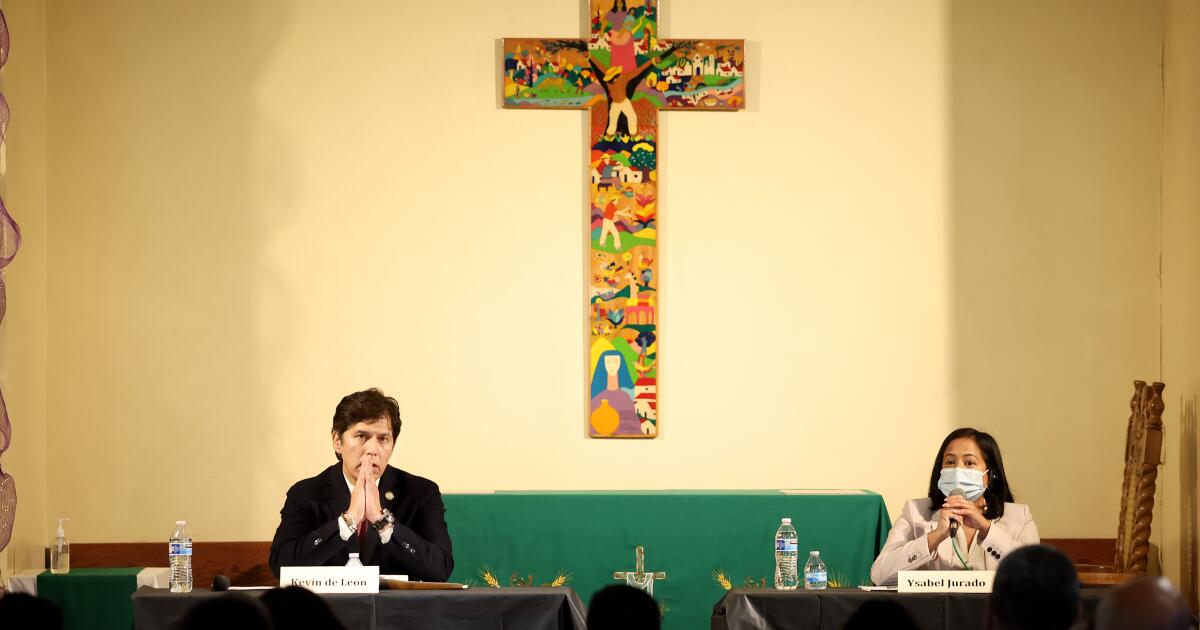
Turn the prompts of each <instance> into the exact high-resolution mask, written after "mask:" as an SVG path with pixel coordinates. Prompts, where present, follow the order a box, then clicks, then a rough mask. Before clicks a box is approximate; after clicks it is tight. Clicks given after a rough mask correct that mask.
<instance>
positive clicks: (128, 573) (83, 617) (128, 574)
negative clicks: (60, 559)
mask: <svg viewBox="0 0 1200 630" xmlns="http://www.w3.org/2000/svg"><path fill="white" fill-rule="evenodd" d="M141 570H142V569H141V568H140V567H132V568H119V569H71V572H70V573H63V574H59V575H54V574H53V573H50V572H49V571H43V572H42V573H39V574H38V576H37V594H38V597H44V598H46V599H48V600H50V601H52V602H54V603H56V604H58V605H59V607H60V608H62V611H63V620H64V621H65V622H66V623H65V625H64V627H65V628H66V630H91V629H92V628H95V629H96V630H109V629H117V630H120V629H125V628H133V601H132V600H131V599H130V597H132V596H133V592H134V591H136V590H137V575H138V572H139V571H141Z"/></svg>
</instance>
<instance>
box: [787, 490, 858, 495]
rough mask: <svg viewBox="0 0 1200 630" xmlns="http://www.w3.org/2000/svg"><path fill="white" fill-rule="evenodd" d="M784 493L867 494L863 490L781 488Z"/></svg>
mask: <svg viewBox="0 0 1200 630" xmlns="http://www.w3.org/2000/svg"><path fill="white" fill-rule="evenodd" d="M780 492H782V493H784V494H866V492H864V491H862V490H780Z"/></svg>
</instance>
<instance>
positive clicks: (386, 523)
mask: <svg viewBox="0 0 1200 630" xmlns="http://www.w3.org/2000/svg"><path fill="white" fill-rule="evenodd" d="M395 522H396V517H395V516H392V513H391V511H389V510H384V511H383V515H382V516H380V518H379V520H378V521H375V522H374V523H371V527H374V528H375V531H377V532H381V531H383V530H385V529H387V528H389V527H391V526H392V523H395Z"/></svg>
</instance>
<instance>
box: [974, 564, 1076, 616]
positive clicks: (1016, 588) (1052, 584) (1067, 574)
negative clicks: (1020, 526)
mask: <svg viewBox="0 0 1200 630" xmlns="http://www.w3.org/2000/svg"><path fill="white" fill-rule="evenodd" d="M1080 612H1081V606H1080V602H1079V576H1078V575H1077V574H1076V573H1075V565H1073V564H1071V560H1070V559H1069V558H1067V556H1066V555H1065V554H1063V552H1061V551H1059V550H1057V549H1055V548H1053V547H1047V546H1046V545H1030V546H1028V547H1021V548H1020V549H1017V550H1015V551H1012V552H1010V553H1009V554H1008V555H1007V556H1005V557H1004V559H1003V560H1001V561H1000V566H998V567H996V577H995V578H994V579H993V581H992V594H991V596H990V597H989V598H988V603H987V613H986V614H985V625H986V627H987V628H990V629H992V630H1066V629H1067V628H1070V627H1071V626H1072V625H1073V624H1074V623H1075V621H1076V619H1078V618H1079V616H1080Z"/></svg>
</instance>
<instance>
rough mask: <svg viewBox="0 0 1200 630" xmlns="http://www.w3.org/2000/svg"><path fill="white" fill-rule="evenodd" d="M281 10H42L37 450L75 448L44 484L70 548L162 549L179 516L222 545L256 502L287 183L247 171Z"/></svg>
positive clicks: (266, 436)
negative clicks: (42, 380)
mask: <svg viewBox="0 0 1200 630" xmlns="http://www.w3.org/2000/svg"><path fill="white" fill-rule="evenodd" d="M288 12H289V5H288V3H278V2H269V3H244V2H240V1H238V0H217V1H213V2H202V3H149V4H146V3H142V4H139V5H138V6H137V7H120V6H110V5H108V4H107V3H88V2H71V3H60V4H57V5H56V6H55V5H52V6H51V7H49V8H48V13H49V15H48V28H49V32H50V40H51V45H50V51H49V55H48V65H49V67H48V75H49V76H50V77H51V79H52V83H51V85H50V88H49V98H48V101H49V112H50V121H49V124H48V127H49V136H50V137H49V141H48V146H49V150H50V151H51V155H50V158H49V162H50V193H49V206H50V212H49V214H50V227H49V233H50V238H51V244H50V248H51V250H52V253H51V256H50V263H49V264H50V274H49V275H50V281H49V289H48V292H49V296H48V302H49V304H50V318H49V325H48V328H49V330H48V337H49V346H50V348H49V356H50V360H51V365H50V367H49V376H48V380H49V383H48V391H49V396H48V397H49V403H48V407H49V410H48V416H49V418H50V423H49V424H50V427H49V432H50V435H49V442H50V444H51V445H54V444H74V445H77V446H75V447H74V448H75V449H76V450H72V451H68V452H69V453H70V454H71V455H73V456H70V457H66V458H56V459H55V461H54V463H53V464H52V465H51V467H50V474H49V483H48V488H49V490H48V492H49V504H50V506H51V508H50V509H51V511H52V512H53V513H54V514H58V513H62V514H64V515H71V516H72V518H73V519H74V520H73V531H74V532H75V536H74V540H76V541H78V542H120V541H137V540H162V539H165V538H166V536H167V535H168V534H169V533H170V529H169V528H170V526H171V523H172V522H173V521H174V520H175V519H187V520H188V521H189V525H190V527H191V531H192V535H193V536H194V537H195V538H196V539H197V540H200V541H206V540H214V539H215V540H221V539H225V538H227V537H229V536H230V534H231V532H236V531H237V529H238V528H239V527H241V526H242V525H241V524H242V523H243V522H244V520H245V518H246V515H248V514H251V513H254V512H256V511H260V510H262V509H263V507H262V506H261V505H260V502H259V500H258V499H257V497H255V496H253V492H252V484H251V483H249V480H251V479H253V477H254V475H255V474H256V472H257V471H259V470H261V469H262V468H264V467H266V466H267V462H266V461H264V460H263V459H262V458H260V457H256V456H255V453H256V451H257V449H256V446H255V445H263V444H268V443H269V442H270V440H271V431H270V427H269V425H268V424H267V423H266V421H265V420H264V418H266V417H267V416H268V413H269V411H270V409H269V398H268V397H267V396H265V395H264V392H263V390H264V388H263V384H264V382H265V381H266V380H267V379H268V377H269V374H270V372H271V369H270V368H271V366H270V365H265V364H264V359H263V356H262V354H261V351H260V346H261V340H260V334H261V331H260V324H259V322H258V321H257V317H256V304H257V303H258V300H259V295H260V292H261V291H262V290H263V289H262V286H261V277H262V276H263V273H262V271H261V270H262V267H263V265H262V247H263V243H264V241H265V239H266V235H267V234H268V231H269V230H270V229H274V228H275V227H276V223H277V222H278V221H279V220H280V219H282V218H283V217H284V216H285V215H284V214H283V205H284V202H285V201H286V199H287V192H286V191H270V190H264V184H263V179H264V178H263V174H262V173H261V172H259V169H258V167H257V166H256V160H258V159H260V158H261V154H262V151H263V148H262V146H261V144H262V137H263V136H264V134H266V135H268V137H269V134H270V126H269V124H268V123H267V121H264V120H263V117H262V115H261V113H260V111H259V107H258V105H257V103H256V94H257V92H258V90H259V88H260V81H261V77H262V74H263V68H264V66H265V64H267V62H268V60H269V59H270V57H271V55H272V52H273V50H274V48H275V47H276V44H277V40H278V38H279V35H280V33H281V32H282V31H283V29H284V28H285V25H286V24H287V21H288ZM272 149H274V150H277V151H278V152H279V154H280V156H281V157H280V158H279V160H278V164H281V165H283V166H284V167H286V165H287V160H286V157H283V156H286V150H284V147H282V146H275V147H272ZM275 168H277V169H278V168H280V166H279V165H277V166H276V167H275ZM275 325H276V326H277V327H279V328H280V329H283V330H286V329H287V327H288V322H287V321H286V320H283V321H278V322H275ZM50 449H51V451H53V450H54V449H55V447H54V446H51V447H50ZM52 457H53V456H52ZM218 471H220V472H219V474H217V472H218ZM231 477H232V478H237V479H242V480H247V482H246V483H239V484H236V485H233V486H231V485H230V484H228V483H224V482H223V481H222V480H224V479H229V478H231ZM81 481H82V482H81ZM130 510H134V511H135V512H136V513H137V514H138V517H137V518H136V519H133V520H131V519H130V518H129V514H130Z"/></svg>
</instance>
